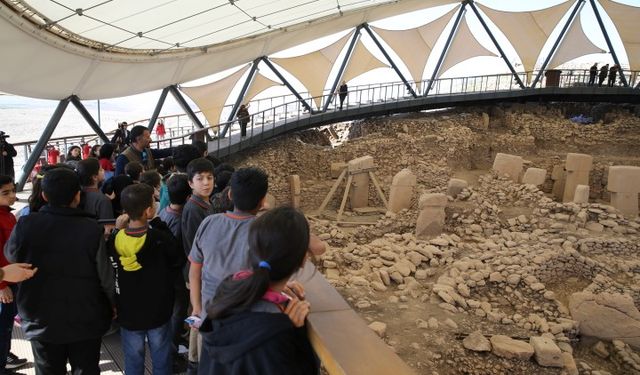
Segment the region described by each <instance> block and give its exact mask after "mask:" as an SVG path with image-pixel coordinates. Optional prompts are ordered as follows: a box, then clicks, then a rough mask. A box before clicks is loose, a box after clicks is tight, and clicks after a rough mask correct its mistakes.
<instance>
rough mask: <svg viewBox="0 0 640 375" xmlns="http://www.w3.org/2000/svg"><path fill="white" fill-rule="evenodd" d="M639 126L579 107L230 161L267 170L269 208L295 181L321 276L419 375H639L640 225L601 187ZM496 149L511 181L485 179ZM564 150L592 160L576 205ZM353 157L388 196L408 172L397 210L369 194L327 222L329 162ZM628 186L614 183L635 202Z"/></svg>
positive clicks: (358, 130)
mask: <svg viewBox="0 0 640 375" xmlns="http://www.w3.org/2000/svg"><path fill="white" fill-rule="evenodd" d="M576 114H586V115H591V116H594V117H595V120H596V121H597V122H596V123H595V124H593V125H579V124H576V123H573V122H571V121H570V120H569V119H568V117H570V116H572V115H576ZM638 116H640V110H639V108H637V107H631V106H628V107H625V106H609V105H597V106H591V105H587V104H576V105H566V104H564V105H552V104H549V105H543V104H526V105H525V104H517V105H505V106H494V107H474V108H459V109H451V110H446V111H437V112H430V113H415V114H409V115H402V116H393V117H385V118H374V119H369V120H365V121H362V122H357V123H353V124H336V125H333V126H330V127H326V128H324V129H322V130H319V131H318V130H311V131H306V132H302V133H297V134H291V135H287V136H284V137H281V138H278V139H276V140H274V141H272V142H269V143H268V144H265V145H263V146H260V147H259V148H256V149H253V150H251V151H248V152H245V153H244V154H243V155H238V156H235V157H233V158H232V159H231V160H230V162H231V163H233V164H235V165H258V166H260V167H262V168H264V169H265V170H267V171H268V172H269V174H270V191H271V193H272V194H273V195H274V197H275V198H276V200H277V202H279V203H288V202H290V201H291V190H290V183H289V176H290V175H298V176H299V178H300V184H301V192H300V196H299V199H300V205H301V208H302V209H303V210H304V211H305V213H306V214H308V215H309V218H310V222H311V224H312V230H313V231H314V233H316V234H318V235H320V237H321V238H322V239H324V240H325V241H326V242H327V244H328V245H329V248H328V251H327V252H326V254H324V255H323V256H322V257H321V259H318V260H317V264H318V266H319V268H320V270H321V272H322V273H323V274H324V275H325V276H326V277H327V279H328V280H329V281H330V283H331V284H333V285H334V286H335V287H336V288H337V289H338V291H339V292H340V293H341V294H342V295H343V296H344V297H345V298H346V299H347V301H348V302H349V303H350V304H351V305H352V307H353V308H354V309H355V310H356V311H357V312H358V313H359V314H360V315H361V316H362V317H363V319H365V320H366V321H368V322H369V323H370V327H371V328H372V329H373V330H375V331H376V333H377V334H378V335H379V336H380V337H381V339H382V340H384V341H385V342H386V343H387V344H388V345H389V346H390V347H391V348H392V349H393V350H394V351H396V352H397V353H398V355H399V356H400V357H401V358H402V359H404V360H405V361H406V362H407V363H408V364H409V365H410V366H411V367H413V368H414V369H415V370H416V372H417V373H419V374H441V375H443V374H506V373H509V374H563V373H565V374H578V373H579V374H594V375H595V374H600V375H603V374H640V355H639V353H640V312H639V311H638V307H640V259H639V258H638V256H637V255H638V253H640V241H639V236H638V233H639V228H640V219H638V218H637V217H631V216H632V215H629V214H627V215H626V216H625V215H623V213H621V212H620V211H618V210H617V209H616V208H614V207H613V206H611V201H612V196H615V194H618V195H617V196H615V197H614V199H619V197H620V196H621V194H623V193H619V192H617V191H620V190H619V189H618V190H617V191H616V192H613V193H612V192H611V191H610V190H609V189H613V190H616V189H617V188H613V187H612V186H613V183H612V184H609V182H610V181H608V178H609V176H610V167H612V166H620V165H626V166H640V148H639V145H640V117H638ZM498 153H502V154H510V155H514V156H520V157H522V161H521V162H522V164H523V165H522V166H520V170H519V172H521V173H520V175H519V176H516V177H515V178H514V177H513V176H509V175H505V174H501V173H499V172H500V171H495V170H492V166H493V164H494V160H495V158H496V155H497V154H498ZM570 153H572V154H573V153H577V154H587V155H590V156H591V157H592V158H593V159H592V163H591V165H590V168H589V169H587V170H586V172H584V171H581V173H583V174H584V176H587V177H585V178H586V179H587V180H585V181H588V182H585V184H588V185H587V186H588V191H586V192H585V191H584V190H583V191H582V193H584V194H588V202H586V203H584V202H583V203H581V202H580V199H578V197H577V194H576V197H574V198H575V200H576V202H574V201H573V199H570V200H569V201H568V202H565V203H563V202H562V201H563V199H562V195H563V188H564V182H563V181H564V180H565V179H566V181H569V180H570V177H567V176H568V175H570V174H571V173H574V171H573V170H571V169H573V167H570V164H571V163H573V161H571V160H568V159H571V158H572V156H570V157H569V158H568V157H567V155H568V154H570ZM363 156H371V157H372V158H373V162H374V163H375V171H374V174H375V176H376V177H377V180H378V181H379V182H380V186H381V189H382V190H383V192H384V195H385V197H386V199H389V197H390V193H392V192H391V190H392V189H391V186H392V183H393V178H394V176H395V175H396V174H398V172H400V171H402V170H403V169H408V171H405V172H403V173H404V174H406V175H409V176H415V177H414V179H415V186H411V187H410V188H409V189H410V190H406V188H407V187H406V186H404V185H403V187H402V188H403V189H404V190H403V192H404V193H403V194H404V197H401V198H403V199H401V200H404V201H406V208H403V209H400V210H398V212H391V211H387V210H386V209H385V208H384V204H383V202H382V201H381V199H380V198H379V195H378V193H377V191H376V188H375V186H374V184H369V187H368V189H369V194H368V204H367V207H360V208H352V207H351V203H350V202H347V205H346V210H345V212H344V214H343V215H342V216H341V217H340V218H338V217H337V216H338V214H337V211H338V210H339V206H340V204H341V200H342V196H343V192H344V189H345V184H344V183H343V184H341V185H340V186H339V187H338V189H337V190H336V193H335V195H334V196H333V198H332V199H331V200H330V201H329V204H328V205H327V207H326V209H325V210H324V212H317V210H318V208H319V207H320V205H321V203H322V201H323V200H324V199H325V197H326V196H327V194H328V193H329V191H330V189H331V187H332V185H334V183H335V182H336V180H335V179H334V178H332V170H331V164H332V163H346V162H348V161H350V160H352V159H356V158H360V157H363ZM572 160H573V159H572ZM336 168H337V167H336V166H335V165H334V173H333V177H335V175H336V174H337V173H336ZM529 168H538V169H544V170H546V173H543V174H542V179H541V180H540V181H539V183H538V184H537V185H536V184H525V183H521V182H522V179H523V178H524V179H527V177H526V176H524V177H523V176H522V175H523V174H525V171H526V170H527V169H529ZM580 168H582V167H580ZM554 169H555V170H554ZM564 169H566V170H567V171H568V172H566V171H564ZM578 169H579V168H578ZM632 169H633V168H632ZM339 171H340V170H339V169H337V172H339ZM579 172H580V171H579ZM527 173H529V172H527ZM575 173H577V172H575ZM405 177H406V176H405ZM398 178H400V177H398ZM411 178H412V177H409V180H411ZM452 179H454V180H453V181H451V180H452ZM514 179H516V180H517V181H514ZM459 180H463V181H459ZM559 181H560V182H562V184H560V182H559ZM633 181H634V180H633V179H632V178H631V179H623V180H622V183H623V184H629V185H630V187H629V191H631V192H633V191H635V192H636V193H635V196H636V197H637V192H638V190H640V185H637V184H636V186H633V185H634V183H633ZM567 184H569V183H568V182H567ZM617 184H620V182H617ZM396 185H398V183H397V181H396ZM400 185H402V184H400ZM554 185H555V187H554ZM398 186H399V185H398ZM625 188H626V187H625ZM634 189H635V190H634ZM623 190H624V189H623ZM406 191H410V193H409V194H406ZM625 191H626V190H625ZM411 192H412V193H411ZM396 193H397V191H396ZM624 194H627V193H624ZM392 195H393V194H392ZM571 195H572V196H573V191H572V192H571ZM631 195H633V193H631ZM625 196H626V197H628V196H629V194H627V195H625ZM443 197H444V198H443ZM616 197H618V198H616ZM582 198H586V195H585V196H584V197H582ZM443 199H444V200H443ZM565 200H566V199H565ZM434 202H436V203H434ZM443 205H444V207H443ZM636 205H637V200H636ZM627 208H628V207H627ZM635 208H636V210H637V207H635ZM627 211H628V210H627ZM440 212H443V214H442V220H438V219H437V216H438V215H440ZM434 215H435V216H434ZM434 217H436V219H434ZM416 223H418V228H417V227H416V225H417V224H416ZM420 223H422V224H420ZM425 223H426V224H425ZM440 232H441V233H440Z"/></svg>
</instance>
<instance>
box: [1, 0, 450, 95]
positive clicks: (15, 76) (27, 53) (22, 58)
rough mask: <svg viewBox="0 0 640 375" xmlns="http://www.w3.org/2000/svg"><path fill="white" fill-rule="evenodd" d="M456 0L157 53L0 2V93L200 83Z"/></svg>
mask: <svg viewBox="0 0 640 375" xmlns="http://www.w3.org/2000/svg"><path fill="white" fill-rule="evenodd" d="M457 2H458V1H456V0H453V1H452V0H404V1H398V2H395V3H391V4H382V5H375V6H371V7H368V8H363V9H358V10H354V11H351V12H345V13H344V14H343V15H335V16H328V17H325V18H320V19H316V20H313V21H306V22H303V23H300V24H297V25H294V26H290V27H287V28H285V29H283V30H274V31H270V32H268V33H265V34H261V35H257V36H252V37H247V38H243V39H239V40H235V41H230V42H227V43H221V44H216V45H211V46H208V47H207V48H197V49H190V50H183V51H176V52H173V53H167V54H164V53H163V54H158V55H153V56H151V55H140V54H136V55H127V54H123V53H111V52H100V51H98V50H96V49H93V48H89V47H87V46H83V45H79V44H77V43H75V42H71V41H68V40H65V39H63V38H61V37H60V36H58V35H55V34H52V33H50V32H48V31H46V30H44V29H41V28H39V27H38V26H37V25H35V24H34V23H32V22H31V21H30V20H28V19H26V18H23V17H21V16H20V15H18V14H16V13H15V12H13V10H12V9H10V8H8V7H7V6H5V5H2V4H0V46H2V49H3V51H5V53H4V54H3V58H2V59H0V71H2V72H3V74H2V75H0V91H4V92H7V93H11V94H15V95H21V96H28V97H33V98H41V99H57V100H59V99H63V98H66V97H68V96H69V95H72V94H75V95H77V96H78V97H80V98H82V99H105V98H112V97H121V96H127V95H134V94H139V93H143V92H148V91H152V90H158V89H162V88H164V87H167V86H169V85H172V84H177V83H183V82H187V81H191V80H194V79H198V78H202V77H205V76H207V75H211V74H214V73H217V72H220V71H223V70H225V69H229V68H232V67H234V66H238V65H241V64H243V63H247V62H250V61H253V60H254V59H255V58H257V57H260V56H265V55H270V54H273V53H275V52H278V51H282V50H284V49H287V48H291V47H294V46H296V45H299V44H302V43H305V42H308V41H311V40H314V39H317V38H320V37H323V36H326V35H331V34H333V33H336V32H339V31H342V30H347V29H349V28H352V27H355V26H357V25H359V24H362V23H364V22H372V21H376V20H380V19H383V18H387V17H392V16H396V15H400V14H404V13H408V12H411V11H416V10H421V9H426V8H431V7H435V6H439V5H445V4H453V3H457Z"/></svg>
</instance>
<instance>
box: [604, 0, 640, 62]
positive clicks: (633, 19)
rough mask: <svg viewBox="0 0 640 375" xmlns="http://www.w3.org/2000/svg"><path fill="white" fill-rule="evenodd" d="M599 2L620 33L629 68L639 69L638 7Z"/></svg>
mask: <svg viewBox="0 0 640 375" xmlns="http://www.w3.org/2000/svg"><path fill="white" fill-rule="evenodd" d="M600 4H602V7H603V8H604V9H605V10H606V11H607V14H608V15H609V17H611V19H612V20H613V23H614V25H615V27H616V29H617V30H618V34H620V38H621V39H622V44H623V45H624V48H625V50H626V52H627V57H628V58H629V65H630V67H631V70H640V27H638V22H640V8H639V7H633V6H630V5H625V4H620V3H615V2H613V1H609V0H600Z"/></svg>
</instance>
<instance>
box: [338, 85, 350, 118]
mask: <svg viewBox="0 0 640 375" xmlns="http://www.w3.org/2000/svg"><path fill="white" fill-rule="evenodd" d="M338 95H339V96H340V110H341V111H342V104H343V103H344V100H345V99H346V98H347V95H349V86H347V81H342V84H341V85H340V87H339V88H338Z"/></svg>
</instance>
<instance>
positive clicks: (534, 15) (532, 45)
mask: <svg viewBox="0 0 640 375" xmlns="http://www.w3.org/2000/svg"><path fill="white" fill-rule="evenodd" d="M571 5H572V2H571V1H567V2H564V3H561V4H558V5H556V6H552V7H550V8H546V9H541V10H536V11H530V12H505V11H500V10H495V9H491V8H489V7H486V6H484V5H481V4H477V6H478V7H479V8H480V9H481V10H482V11H483V12H484V13H485V14H486V15H487V16H488V17H489V19H490V20H491V22H493V23H494V24H495V25H496V26H498V28H499V29H500V30H501V31H502V32H503V33H504V35H505V36H506V37H507V39H509V41H510V42H511V45H512V46H513V48H514V49H515V50H516V52H517V53H518V56H519V57H520V60H521V61H522V65H523V66H524V69H525V71H532V70H533V69H534V68H535V64H536V61H537V60H538V56H539V55H540V51H541V50H542V47H544V44H545V43H546V42H547V40H548V39H549V35H551V32H552V31H553V29H555V27H556V25H557V24H558V22H560V19H562V17H563V16H564V15H565V14H566V13H567V10H568V9H569V7H570V6H571Z"/></svg>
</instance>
